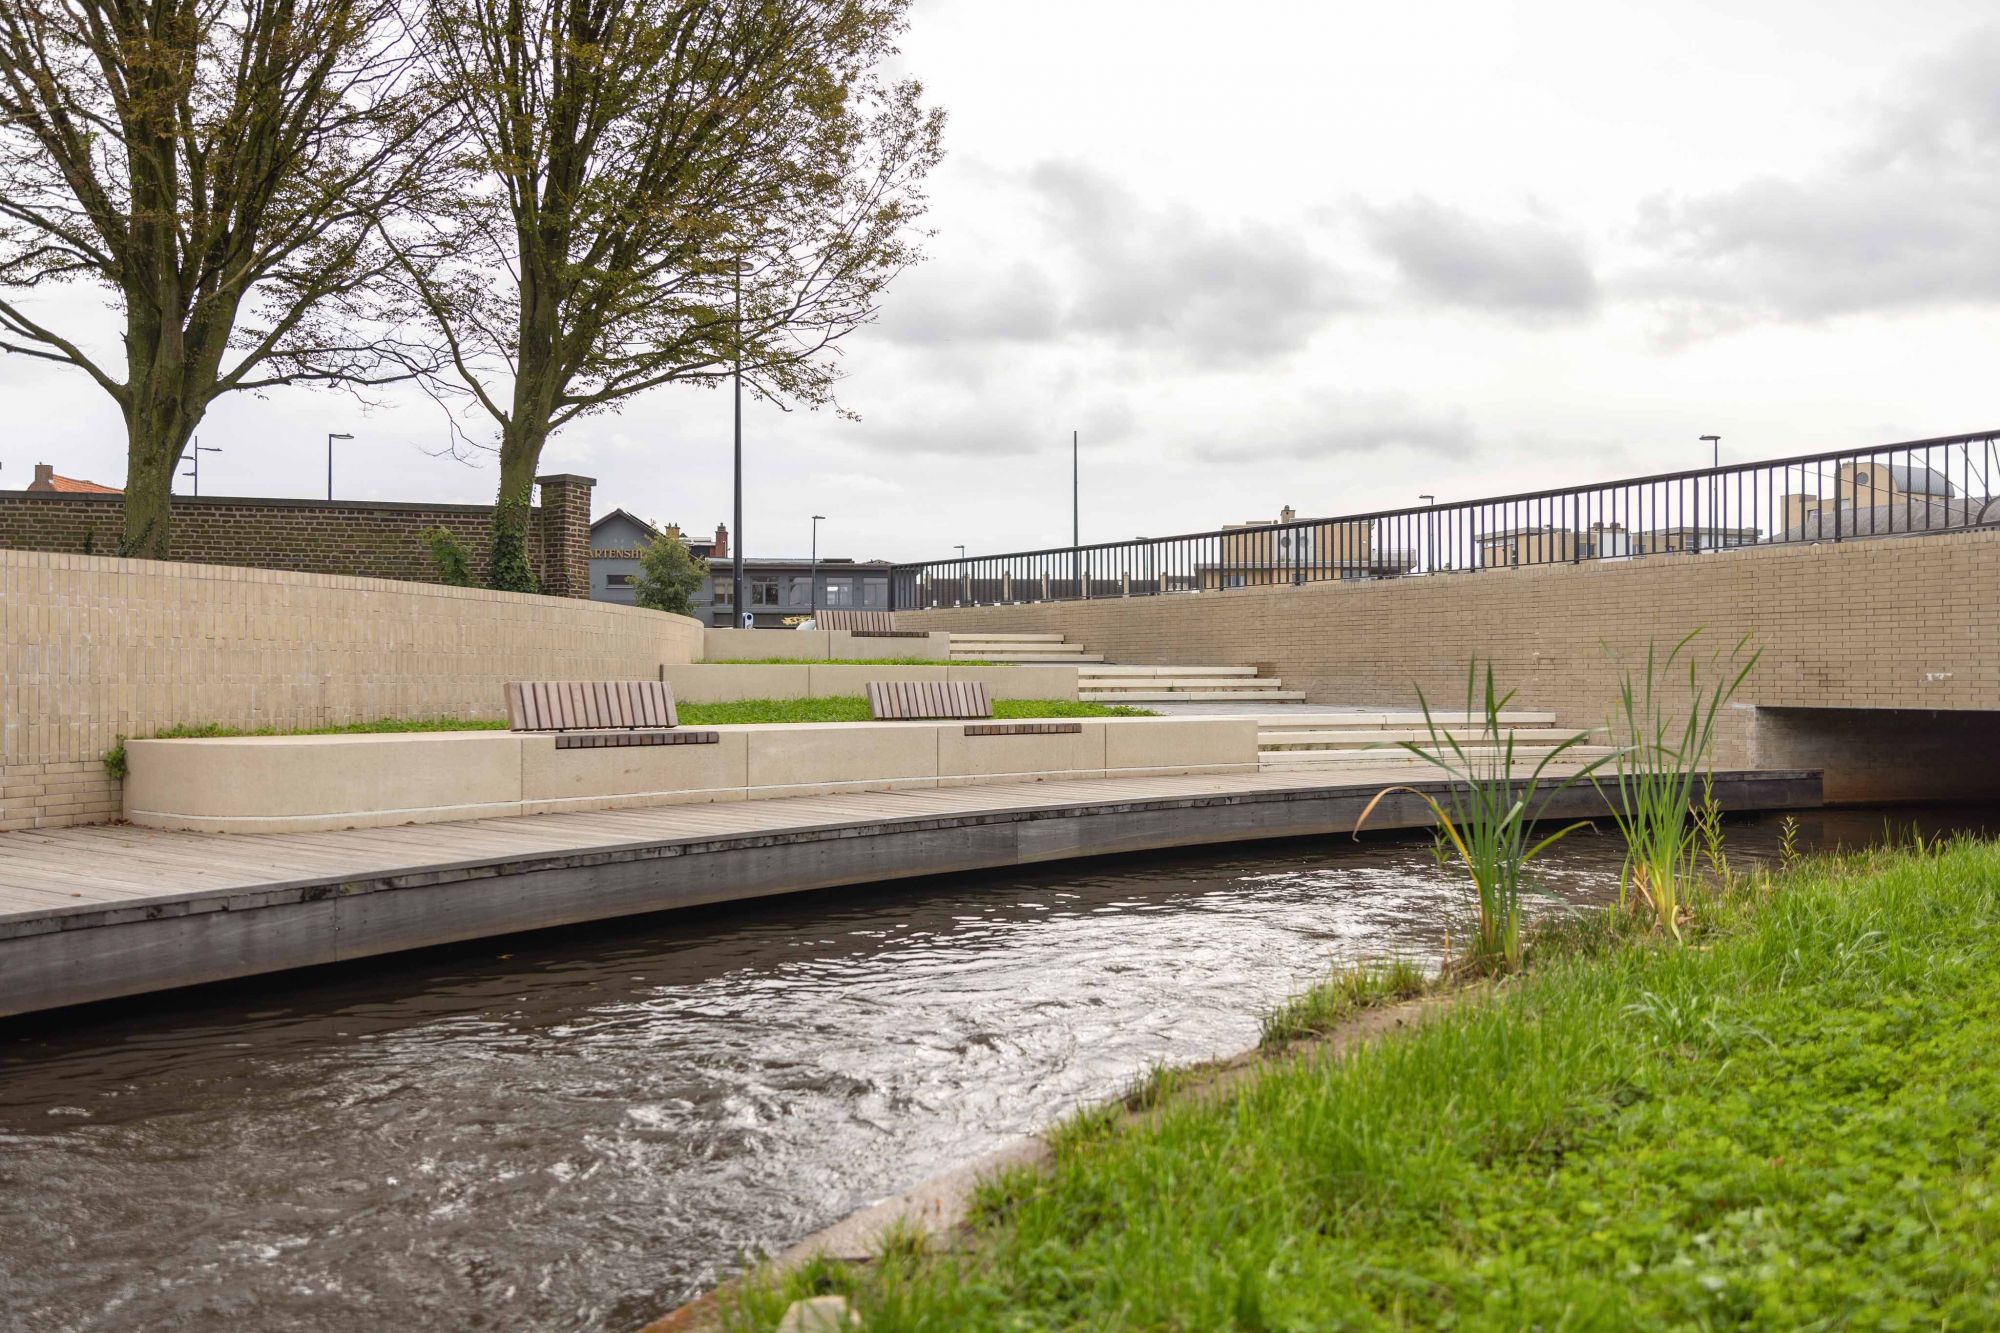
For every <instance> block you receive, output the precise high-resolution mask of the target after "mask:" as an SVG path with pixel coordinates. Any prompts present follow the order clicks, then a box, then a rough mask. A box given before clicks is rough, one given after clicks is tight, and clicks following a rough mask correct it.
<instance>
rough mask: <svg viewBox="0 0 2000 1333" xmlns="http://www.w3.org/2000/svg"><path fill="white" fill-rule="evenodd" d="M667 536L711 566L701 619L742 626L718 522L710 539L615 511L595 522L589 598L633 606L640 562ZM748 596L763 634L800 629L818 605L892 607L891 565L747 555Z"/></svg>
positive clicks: (698, 610) (698, 597)
mask: <svg viewBox="0 0 2000 1333" xmlns="http://www.w3.org/2000/svg"><path fill="white" fill-rule="evenodd" d="M663 536H672V537H677V538H679V539H680V540H682V541H684V542H686V543H687V547H688V552H689V554H691V555H693V556H694V557H695V559H697V560H706V561H708V577H707V579H705V580H703V582H702V585H701V587H700V588H698V589H696V591H695V595H694V614H695V617H696V619H698V620H701V621H703V622H704V623H706V624H708V625H711V626H714V627H716V628H727V627H729V626H733V625H737V624H740V623H741V620H740V618H739V617H738V615H737V609H736V586H735V569H734V552H733V551H732V550H731V548H730V544H729V529H728V528H727V527H726V526H724V525H722V524H717V525H716V528H715V537H714V538H713V539H712V540H708V541H704V540H701V539H698V538H689V537H687V536H686V535H685V534H683V533H682V532H681V531H680V530H679V529H678V528H676V527H674V526H672V525H668V526H667V527H664V528H660V527H655V526H654V525H653V524H651V523H647V522H646V521H645V520H643V519H640V518H638V517H636V516H634V515H632V514H630V513H628V512H627V511H625V510H623V509H614V510H612V511H611V512H610V513H608V514H606V515H605V516H604V517H603V518H600V519H598V520H597V521H596V522H595V523H592V524H591V525H590V595H591V596H592V597H593V598H595V599H597V600H598V601H600V602H621V603H624V604H625V605H628V606H629V605H631V604H632V603H633V600H634V595H635V592H636V585H637V583H638V578H639V557H640V556H641V555H642V554H643V553H644V551H645V548H646V547H647V546H648V545H650V544H651V543H652V542H653V541H655V540H656V539H658V538H660V537H663ZM815 578H816V579H817V584H818V591H817V596H815V592H814V584H815ZM743 594H744V601H745V602H746V603H747V604H748V609H749V612H750V614H751V616H752V617H753V618H754V623H755V625H756V626H757V628H759V629H782V628H786V627H788V626H796V625H799V624H802V623H804V622H805V621H806V620H808V619H810V618H811V617H812V613H813V609H814V608H815V607H860V608H867V609H870V610H887V609H888V606H889V562H888V561H886V560H855V559H852V558H851V557H843V556H821V557H820V558H819V561H818V564H817V566H815V564H814V562H813V559H812V557H810V556H798V557H795V558H791V559H763V558H746V559H745V560H744V562H743Z"/></svg>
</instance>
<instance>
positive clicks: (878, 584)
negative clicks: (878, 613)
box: [861, 579, 889, 606]
mask: <svg viewBox="0 0 2000 1333" xmlns="http://www.w3.org/2000/svg"><path fill="white" fill-rule="evenodd" d="M861 604H862V605H863V606H887V605H888V604H889V581H888V580H887V579H869V580H867V581H866V582H865V583H863V584H862V585H861Z"/></svg>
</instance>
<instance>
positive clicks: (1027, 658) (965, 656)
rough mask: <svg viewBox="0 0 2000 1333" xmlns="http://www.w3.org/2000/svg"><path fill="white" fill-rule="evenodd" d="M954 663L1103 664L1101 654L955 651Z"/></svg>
mask: <svg viewBox="0 0 2000 1333" xmlns="http://www.w3.org/2000/svg"><path fill="white" fill-rule="evenodd" d="M948 660H950V661H953V662H1012V663H1018V664H1020V665H1023V666H1081V665H1083V664H1084V663H1086V662H1102V661H1103V660H1104V657H1103V655H1102V654H1100V653H1070V654H1056V653H1035V652H1005V653H984V652H959V651H957V650H954V651H953V652H952V655H951V657H950V658H949V659H948Z"/></svg>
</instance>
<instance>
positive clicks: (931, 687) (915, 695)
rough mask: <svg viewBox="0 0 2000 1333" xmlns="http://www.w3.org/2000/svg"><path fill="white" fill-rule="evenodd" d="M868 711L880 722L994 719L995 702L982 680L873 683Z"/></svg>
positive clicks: (876, 681)
mask: <svg viewBox="0 0 2000 1333" xmlns="http://www.w3.org/2000/svg"><path fill="white" fill-rule="evenodd" d="M867 693H868V712H869V714H870V715H871V716H872V717H874V718H876V719H877V720H879V721H885V722H912V721H937V720H945V719H953V718H968V717H992V716H993V701H992V699H991V698H990V697H989V696H988V694H987V691H986V686H985V685H984V684H983V683H982V682H979V681H938V680H871V681H869V682H868V686H867Z"/></svg>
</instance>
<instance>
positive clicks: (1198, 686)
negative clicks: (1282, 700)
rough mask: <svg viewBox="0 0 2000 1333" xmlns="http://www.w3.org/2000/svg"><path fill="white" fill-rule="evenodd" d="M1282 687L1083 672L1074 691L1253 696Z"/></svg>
mask: <svg viewBox="0 0 2000 1333" xmlns="http://www.w3.org/2000/svg"><path fill="white" fill-rule="evenodd" d="M1284 683H1285V682H1284V681H1282V680H1279V679H1278V678H1277V677H1276V676H1139V677H1125V676H1115V677H1104V676H1093V675H1091V674H1090V673H1089V672H1087V671H1085V672H1082V673H1079V674H1078V676H1077V678H1076V685H1077V688H1078V689H1081V690H1102V691H1104V692H1106V693H1116V692H1118V691H1121V690H1235V691H1237V692H1238V693H1240V694H1256V693H1257V692H1259V691H1260V690H1275V689H1278V688H1279V687H1281V686H1282V685H1283V684H1284Z"/></svg>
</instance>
